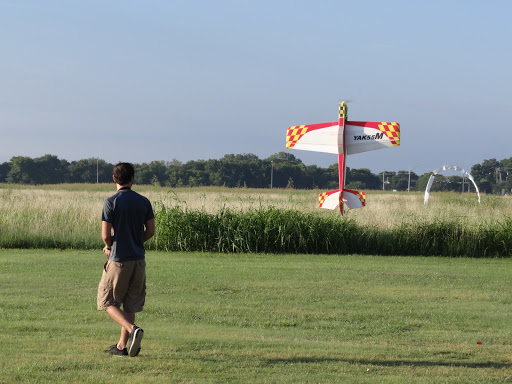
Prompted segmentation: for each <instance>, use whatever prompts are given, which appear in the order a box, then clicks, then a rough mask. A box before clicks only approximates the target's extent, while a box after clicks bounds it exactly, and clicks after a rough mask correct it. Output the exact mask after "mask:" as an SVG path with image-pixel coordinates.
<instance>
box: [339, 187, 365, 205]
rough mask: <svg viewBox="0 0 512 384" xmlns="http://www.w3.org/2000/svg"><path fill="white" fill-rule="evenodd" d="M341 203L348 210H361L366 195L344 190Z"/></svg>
mask: <svg viewBox="0 0 512 384" xmlns="http://www.w3.org/2000/svg"><path fill="white" fill-rule="evenodd" d="M343 202H344V203H345V205H346V206H347V207H348V208H349V209H356V208H363V207H364V206H365V205H366V193H364V192H359V191H353V190H351V189H345V190H344V191H343Z"/></svg>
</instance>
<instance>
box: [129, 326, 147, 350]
mask: <svg viewBox="0 0 512 384" xmlns="http://www.w3.org/2000/svg"><path fill="white" fill-rule="evenodd" d="M143 336H144V331H143V330H142V328H139V327H137V326H136V325H134V326H133V331H132V332H131V333H130V343H129V344H128V355H129V356H130V357H135V356H137V355H138V354H139V352H140V342H141V341H142V337H143Z"/></svg>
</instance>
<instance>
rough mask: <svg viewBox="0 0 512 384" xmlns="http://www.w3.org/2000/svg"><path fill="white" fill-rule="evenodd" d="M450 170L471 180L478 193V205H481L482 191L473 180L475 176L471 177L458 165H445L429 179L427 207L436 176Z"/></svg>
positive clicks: (426, 192)
mask: <svg viewBox="0 0 512 384" xmlns="http://www.w3.org/2000/svg"><path fill="white" fill-rule="evenodd" d="M450 169H451V170H454V171H459V172H460V173H462V176H463V177H467V178H468V179H469V180H471V182H472V183H473V185H474V186H475V189H476V193H477V194H478V204H480V191H479V190H478V187H477V185H476V183H475V179H473V176H471V175H470V174H469V173H468V172H466V170H465V169H463V168H461V167H458V166H456V165H443V166H442V167H441V168H437V169H436V170H434V171H432V175H430V179H428V183H427V188H426V189H425V205H427V203H428V196H429V194H430V187H432V184H433V183H434V178H435V177H436V175H437V174H439V173H440V172H442V171H447V170H450Z"/></svg>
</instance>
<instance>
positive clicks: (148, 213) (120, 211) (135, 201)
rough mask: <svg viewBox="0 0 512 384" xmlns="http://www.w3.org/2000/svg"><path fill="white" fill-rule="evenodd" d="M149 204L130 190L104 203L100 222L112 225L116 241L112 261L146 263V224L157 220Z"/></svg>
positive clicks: (121, 192) (113, 244)
mask: <svg viewBox="0 0 512 384" xmlns="http://www.w3.org/2000/svg"><path fill="white" fill-rule="evenodd" d="M154 218H155V215H154V214H153V208H152V207H151V203H150V201H149V200H148V199H147V198H146V197H144V196H142V195H139V194H138V193H137V192H134V191H132V190H131V189H122V190H119V191H117V193H116V194H115V195H113V196H110V197H109V198H108V199H106V200H105V202H104V203H103V211H102V213H101V220H102V221H106V222H107V223H111V224H112V228H113V229H114V237H113V243H112V251H111V252H110V257H109V259H110V260H112V261H135V260H143V259H144V257H145V250H144V230H145V227H144V223H146V221H148V220H151V219H154Z"/></svg>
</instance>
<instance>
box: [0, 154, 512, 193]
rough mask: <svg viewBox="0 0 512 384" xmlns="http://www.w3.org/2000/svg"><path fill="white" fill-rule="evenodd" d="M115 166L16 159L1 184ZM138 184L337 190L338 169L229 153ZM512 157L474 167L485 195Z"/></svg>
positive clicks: (399, 185) (393, 175)
mask: <svg viewBox="0 0 512 384" xmlns="http://www.w3.org/2000/svg"><path fill="white" fill-rule="evenodd" d="M113 166H114V164H111V163H108V162H106V161H104V160H101V159H98V158H89V159H82V160H78V161H71V162H69V161H67V160H63V159H59V158H58V157H57V156H54V155H45V156H42V157H38V158H30V157H25V156H16V157H13V158H11V160H10V161H8V162H5V163H2V164H0V183H12V184H30V185H41V184H60V183H110V182H112V168H113ZM134 167H135V183H136V184H152V185H159V186H167V187H181V186H189V187H198V186H225V187H229V188H270V187H272V188H296V189H315V188H318V189H325V190H331V189H337V188H338V164H332V165H331V166H329V167H327V168H322V167H318V166H316V165H305V164H304V163H303V162H302V161H301V160H300V159H297V158H296V157H295V156H294V155H292V154H290V153H287V152H279V153H276V154H274V155H272V156H270V157H268V158H266V159H259V158H258V157H257V156H256V155H254V154H236V155H235V154H228V155H225V156H224V157H222V158H220V159H210V160H191V161H187V162H186V163H182V162H180V161H178V160H176V159H173V160H172V161H170V162H166V161H152V162H150V163H142V164H134ZM509 172H512V158H508V159H504V160H501V161H497V160H496V159H490V160H485V161H484V162H483V163H481V164H475V165H474V166H473V167H471V172H470V173H471V174H472V176H473V177H474V179H475V182H476V183H477V185H478V187H479V189H480V191H481V192H485V193H503V192H506V193H509V192H510V191H511V190H512V177H511V178H510V180H508V176H509ZM430 175H431V173H425V174H423V175H417V174H416V173H414V172H410V171H408V170H403V171H398V172H396V171H384V172H381V173H379V174H374V173H372V172H371V171H370V170H369V169H367V168H361V169H355V168H354V169H352V168H347V173H346V184H345V185H346V188H349V189H356V190H372V189H373V190H375V189H381V190H382V189H384V190H397V191H406V190H408V189H409V190H411V191H415V190H418V191H421V190H424V189H425V187H426V185H427V182H428V179H429V177H430ZM472 188H473V186H472V185H471V183H470V182H469V180H467V179H463V178H462V177H461V176H449V177H448V176H443V175H437V176H436V179H435V183H434V184H433V186H432V190H433V191H460V192H463V191H468V190H471V189H472Z"/></svg>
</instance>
